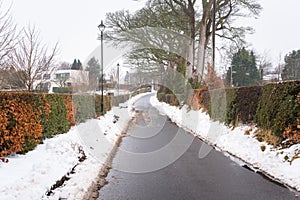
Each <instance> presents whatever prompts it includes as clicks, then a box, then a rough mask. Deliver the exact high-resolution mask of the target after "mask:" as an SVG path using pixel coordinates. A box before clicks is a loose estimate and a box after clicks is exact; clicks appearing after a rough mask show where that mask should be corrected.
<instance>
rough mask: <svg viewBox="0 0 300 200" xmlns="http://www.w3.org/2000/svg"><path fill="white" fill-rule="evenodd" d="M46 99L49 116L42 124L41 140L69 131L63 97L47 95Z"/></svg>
mask: <svg viewBox="0 0 300 200" xmlns="http://www.w3.org/2000/svg"><path fill="white" fill-rule="evenodd" d="M46 99H47V101H48V102H49V104H50V114H49V116H48V117H47V119H46V120H45V121H44V124H43V125H44V131H43V139H45V138H51V137H53V136H54V135H57V134H62V133H66V132H67V131H68V130H69V129H70V124H71V123H70V121H69V120H68V119H67V110H66V106H65V101H64V99H63V97H62V96H61V95H57V94H49V95H47V96H46Z"/></svg>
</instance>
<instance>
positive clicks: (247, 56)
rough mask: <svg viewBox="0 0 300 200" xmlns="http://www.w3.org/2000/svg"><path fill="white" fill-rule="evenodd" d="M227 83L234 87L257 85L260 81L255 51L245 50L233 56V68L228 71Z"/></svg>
mask: <svg viewBox="0 0 300 200" xmlns="http://www.w3.org/2000/svg"><path fill="white" fill-rule="evenodd" d="M227 81H228V83H229V84H232V85H233V86H246V85H255V84H258V83H259V81H260V74H259V70H258V69H257V66H256V57H255V55H254V53H253V51H248V50H246V49H245V48H242V49H240V50H238V52H237V53H235V54H234V55H233V58H232V62H231V68H230V69H228V71H227Z"/></svg>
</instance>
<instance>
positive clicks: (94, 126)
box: [0, 94, 146, 200]
mask: <svg viewBox="0 0 300 200" xmlns="http://www.w3.org/2000/svg"><path fill="white" fill-rule="evenodd" d="M143 95H146V94H140V95H137V96H135V97H133V98H131V99H130V100H129V101H127V102H126V103H123V104H121V105H120V106H119V107H113V108H112V110H111V111H109V112H107V114H106V115H105V116H102V117H100V118H99V119H91V120H88V121H87V122H86V123H82V124H79V125H77V126H74V127H72V128H71V130H70V131H69V132H68V133H65V134H62V135H57V136H56V137H54V138H51V139H46V140H45V141H44V142H43V144H40V145H38V146H37V147H36V148H35V149H34V150H33V151H30V152H28V153H27V154H26V155H13V156H10V157H8V159H9V162H8V163H2V162H0V177H1V179H0V199H1V200H19V199H22V200H27V199H28V200H35V199H36V200H38V199H82V198H83V197H84V195H86V193H87V189H88V188H89V186H90V185H91V184H92V183H93V182H95V181H96V179H97V176H98V173H99V171H100V169H101V167H102V166H103V164H105V161H106V159H107V157H108V155H109V154H110V152H111V150H112V149H113V147H114V144H115V142H116V141H117V139H118V137H119V135H120V134H121V133H122V131H123V130H124V129H125V128H126V126H127V124H128V122H129V120H130V119H131V117H132V112H131V110H132V104H133V103H134V102H135V101H136V100H137V99H138V98H140V97H141V96H143ZM80 149H82V150H83V151H84V153H85V155H86V159H85V160H84V161H83V162H80V161H79V157H82V156H83V153H82V151H80ZM72 169H73V173H70V172H71V171H72ZM65 175H66V176H67V177H68V178H70V179H69V180H68V181H66V182H64V184H63V185H62V187H59V188H57V189H55V190H54V191H53V193H52V194H51V195H50V196H47V195H46V193H47V192H49V191H50V188H51V186H52V185H54V184H55V183H56V181H58V180H61V178H62V177H63V176H65Z"/></svg>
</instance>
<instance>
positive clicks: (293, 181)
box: [150, 96, 300, 191]
mask: <svg viewBox="0 0 300 200" xmlns="http://www.w3.org/2000/svg"><path fill="white" fill-rule="evenodd" d="M150 102H151V104H152V105H153V106H154V107H156V108H157V109H158V110H159V111H160V112H161V113H162V114H165V115H167V116H169V118H170V119H171V120H172V121H173V122H175V123H176V124H177V125H178V126H180V127H182V128H184V129H185V130H187V131H189V132H192V133H193V134H194V135H195V136H197V137H199V138H201V139H202V140H204V141H205V142H207V143H208V144H211V145H213V146H215V147H216V149H218V150H220V151H223V152H226V153H228V154H229V155H233V156H235V157H238V158H240V159H241V160H242V161H244V162H245V163H247V165H249V167H251V168H253V169H254V170H258V171H261V172H263V173H265V174H266V175H268V176H270V177H271V178H273V179H276V180H277V181H279V182H281V183H283V184H285V185H287V186H288V187H291V188H294V189H296V190H298V191H300V170H299V169H300V159H294V160H293V161H292V159H293V157H294V156H295V155H297V154H298V153H299V152H300V145H299V144H298V145H293V146H291V147H290V148H287V149H277V148H274V147H273V146H271V145H268V144H266V143H265V142H259V141H258V140H257V139H255V138H254V132H255V130H256V128H255V127H250V126H241V127H236V128H235V129H234V130H232V129H230V128H228V127H227V126H226V125H224V124H222V123H219V122H214V121H212V120H210V117H209V115H208V114H206V113H203V112H202V111H201V110H199V111H194V110H188V109H187V107H186V106H183V107H182V108H181V109H179V108H177V107H175V106H170V105H168V104H166V103H162V102H159V101H158V100H157V98H156V96H153V97H151V99H150ZM246 131H247V132H249V133H250V134H249V135H246V134H245V132H246ZM289 161H292V162H289Z"/></svg>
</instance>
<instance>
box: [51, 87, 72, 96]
mask: <svg viewBox="0 0 300 200" xmlns="http://www.w3.org/2000/svg"><path fill="white" fill-rule="evenodd" d="M53 92H54V93H61V94H70V93H72V88H69V87H53Z"/></svg>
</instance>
